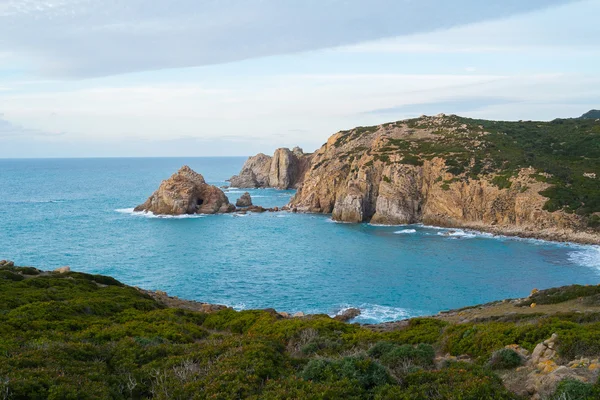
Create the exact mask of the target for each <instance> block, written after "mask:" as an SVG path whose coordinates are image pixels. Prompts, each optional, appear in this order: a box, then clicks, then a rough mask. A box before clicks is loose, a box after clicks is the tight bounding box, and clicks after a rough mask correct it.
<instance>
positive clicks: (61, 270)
mask: <svg viewBox="0 0 600 400" xmlns="http://www.w3.org/2000/svg"><path fill="white" fill-rule="evenodd" d="M54 272H58V273H59V274H66V273H68V272H71V267H69V266H64V267H60V268H56V269H55V270H54Z"/></svg>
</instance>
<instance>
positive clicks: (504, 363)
mask: <svg viewBox="0 0 600 400" xmlns="http://www.w3.org/2000/svg"><path fill="white" fill-rule="evenodd" d="M488 365H489V367H490V368H492V369H512V368H516V367H518V366H521V365H523V358H522V357H521V356H520V355H519V353H517V352H516V351H514V350H512V349H500V350H497V351H495V352H494V353H493V354H492V357H490V360H489V361H488Z"/></svg>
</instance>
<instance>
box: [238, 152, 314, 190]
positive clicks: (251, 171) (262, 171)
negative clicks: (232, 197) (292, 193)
mask: <svg viewBox="0 0 600 400" xmlns="http://www.w3.org/2000/svg"><path fill="white" fill-rule="evenodd" d="M311 157H312V156H311V155H310V154H304V152H303V151H302V149H301V148H299V147H294V149H293V150H290V149H286V148H280V149H277V150H275V154H274V155H273V157H269V156H267V155H265V154H262V153H260V154H257V155H256V156H254V157H250V158H249V159H248V160H247V161H246V163H245V164H244V166H243V167H242V170H241V171H240V173H239V174H238V175H235V176H233V177H231V179H230V180H229V182H230V183H231V186H233V187H238V188H270V187H272V188H277V189H292V188H293V189H295V188H298V187H299V186H300V185H301V184H302V182H303V181H304V175H306V171H307V170H308V168H310V160H311Z"/></svg>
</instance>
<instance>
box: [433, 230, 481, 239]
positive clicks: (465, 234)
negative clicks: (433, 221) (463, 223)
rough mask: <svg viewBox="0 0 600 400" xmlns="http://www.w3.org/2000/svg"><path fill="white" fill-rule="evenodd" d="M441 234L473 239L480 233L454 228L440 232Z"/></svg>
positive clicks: (455, 237)
mask: <svg viewBox="0 0 600 400" xmlns="http://www.w3.org/2000/svg"><path fill="white" fill-rule="evenodd" d="M438 235H440V236H446V237H449V238H453V239H472V238H474V237H477V236H478V235H477V234H476V233H475V232H468V231H467V232H465V231H463V230H462V229H452V230H447V231H441V232H438Z"/></svg>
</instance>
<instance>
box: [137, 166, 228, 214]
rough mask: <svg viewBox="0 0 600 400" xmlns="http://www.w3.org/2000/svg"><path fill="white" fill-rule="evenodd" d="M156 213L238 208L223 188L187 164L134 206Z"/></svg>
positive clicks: (215, 212) (223, 210) (196, 212)
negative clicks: (211, 183)
mask: <svg viewBox="0 0 600 400" xmlns="http://www.w3.org/2000/svg"><path fill="white" fill-rule="evenodd" d="M135 211H138V212H139V211H143V212H152V213H153V214H156V215H183V214H218V213H229V212H233V211H235V206H234V205H233V204H231V203H229V199H228V198H227V196H226V195H225V193H223V191H222V190H221V189H219V188H218V187H216V186H212V185H209V184H207V183H206V181H205V180H204V177H203V176H202V175H200V174H199V173H197V172H195V171H193V170H192V169H191V168H190V167H188V166H187V165H186V166H184V167H182V168H181V169H180V170H179V171H178V172H177V173H175V174H173V176H171V177H170V178H169V179H167V180H165V181H163V182H162V183H161V184H160V187H159V188H158V190H157V191H156V192H154V193H153V194H152V196H150V197H149V198H148V200H146V202H145V203H144V204H141V205H139V206H137V207H136V208H135Z"/></svg>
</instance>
